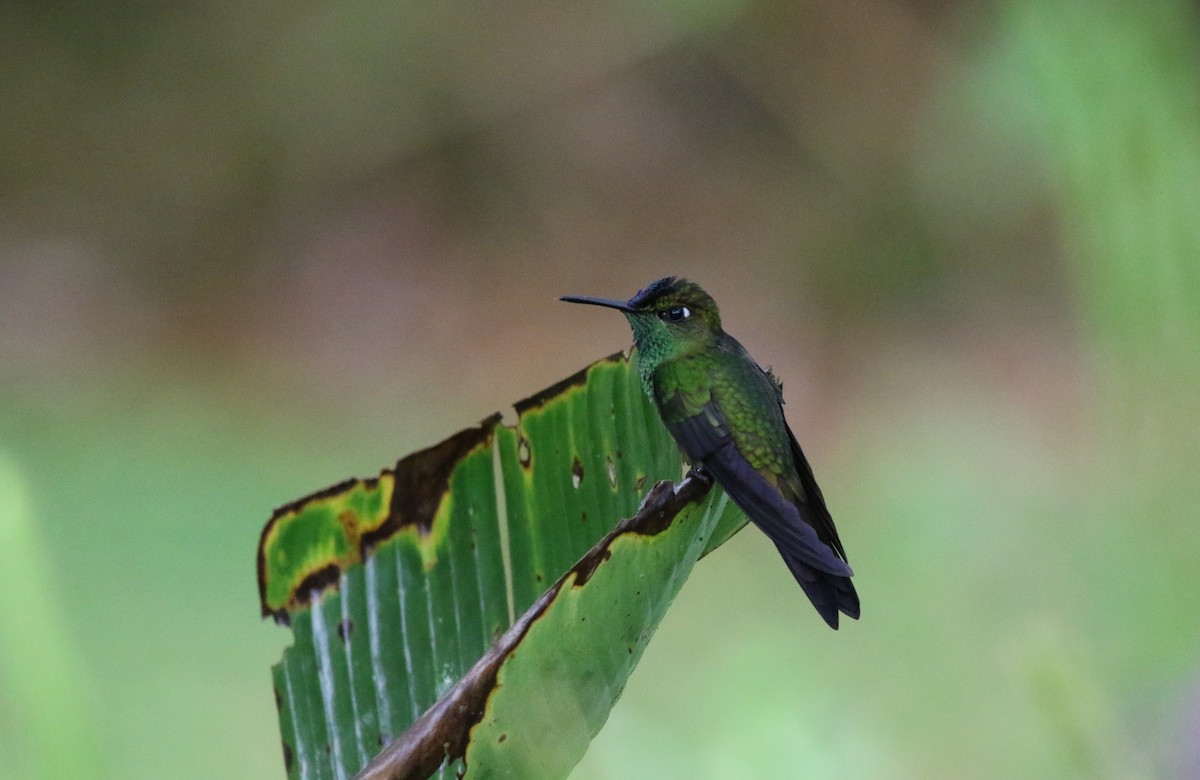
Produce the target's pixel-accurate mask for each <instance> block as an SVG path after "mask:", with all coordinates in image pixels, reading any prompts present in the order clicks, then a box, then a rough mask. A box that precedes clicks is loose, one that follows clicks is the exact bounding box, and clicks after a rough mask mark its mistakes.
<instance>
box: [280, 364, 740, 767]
mask: <svg viewBox="0 0 1200 780" xmlns="http://www.w3.org/2000/svg"><path fill="white" fill-rule="evenodd" d="M515 406H516V410H517V415H518V417H517V422H516V424H515V425H512V426H506V425H502V424H501V422H500V419H501V418H500V415H499V414H497V415H493V416H492V417H489V418H488V419H486V420H484V422H483V423H482V424H480V425H479V426H477V427H474V428H469V429H467V430H464V431H460V432H459V433H457V434H455V435H453V436H451V437H450V438H448V439H446V440H445V441H443V442H441V443H440V444H437V445H435V446H433V447H430V448H429V449H426V450H423V451H420V452H417V453H414V454H412V455H409V456H407V457H405V458H403V459H401V460H400V461H399V462H398V463H397V464H396V466H395V467H394V468H391V469H385V470H384V471H382V472H381V473H380V474H379V475H378V476H376V477H371V478H368V479H350V480H347V481H345V482H342V483H340V484H337V485H334V486H332V487H330V488H327V489H325V490H322V491H319V492H317V493H314V494H312V495H310V496H307V497H305V498H302V499H300V500H298V501H295V502H293V503H291V504H288V505H286V506H283V507H281V508H280V509H278V510H276V512H275V513H274V515H273V516H272V517H271V519H270V520H269V521H268V523H267V524H266V526H265V527H264V529H263V532H262V537H261V539H260V542H259V549H258V582H259V595H260V601H261V606H262V611H263V614H264V615H270V616H272V617H274V618H275V619H276V620H277V621H278V622H280V623H282V624H285V625H288V626H290V627H291V630H292V633H293V640H294V641H293V644H292V646H291V647H289V648H287V649H286V650H285V652H284V655H283V659H282V660H281V661H280V663H279V664H277V665H276V666H275V667H274V668H273V678H274V687H275V698H276V702H277V704H278V707H279V723H280V733H281V737H282V742H283V756H284V764H285V767H286V770H287V773H288V776H289V777H290V778H305V779H308V778H321V779H323V778H350V777H354V776H356V774H357V775H358V776H359V777H363V778H427V777H438V778H450V777H457V776H464V775H465V776H466V777H471V778H487V777H515V778H555V777H565V776H566V775H567V774H568V773H569V772H570V770H571V768H572V767H573V766H574V765H575V763H576V762H577V761H578V760H579V758H580V757H581V756H582V755H583V753H584V751H585V750H586V748H587V745H588V742H589V741H590V740H591V738H592V737H594V736H595V734H596V733H598V731H599V729H600V728H601V726H602V725H603V723H604V721H605V719H606V718H607V716H608V713H609V711H610V710H611V708H612V706H613V705H614V704H615V702H616V700H617V698H618V697H619V696H620V693H621V691H622V689H623V687H624V685H625V682H626V680H627V679H628V677H629V675H630V674H631V673H632V671H633V669H634V667H635V666H636V665H637V662H638V660H639V659H640V657H641V654H642V651H643V649H644V648H645V646H646V643H647V642H648V641H649V638H650V636H651V635H652V634H653V632H654V630H655V628H656V627H657V626H658V623H659V621H660V620H661V619H662V616H663V614H664V613H665V611H666V609H667V607H668V606H669V605H670V603H671V601H672V599H673V598H674V596H675V594H676V593H677V592H678V590H679V588H680V587H681V586H682V584H683V581H684V580H685V579H686V578H687V576H688V574H689V573H690V571H691V567H692V565H693V564H694V563H695V561H696V560H697V559H698V558H699V557H700V556H702V555H703V554H704V553H706V552H707V551H709V550H711V549H713V548H714V547H716V546H717V545H719V544H720V543H721V542H723V541H724V540H725V539H727V538H728V537H729V536H731V535H732V534H733V533H735V532H736V531H737V530H738V529H740V528H741V527H742V526H743V525H744V524H745V518H744V517H743V516H742V514H741V513H740V512H739V511H737V510H736V508H735V507H733V505H732V504H730V503H729V502H728V501H727V500H726V498H725V496H724V494H723V493H722V492H721V491H720V489H719V488H717V487H713V486H711V485H710V484H709V482H708V481H707V480H706V479H705V478H703V477H702V476H700V475H690V476H688V477H687V478H686V479H684V480H682V482H680V483H679V485H678V486H675V485H672V484H670V480H677V479H679V477H680V475H681V473H682V464H681V460H680V456H679V452H678V449H677V448H676V446H675V444H674V442H673V441H671V439H670V437H669V435H668V434H667V432H666V430H665V429H664V428H663V426H662V424H661V422H660V421H659V419H658V415H657V413H656V412H655V410H654V409H653V407H652V406H651V405H650V403H649V401H648V400H647V399H646V397H645V395H644V393H643V392H642V389H641V386H640V383H639V380H638V377H637V374H636V371H635V370H634V369H633V367H632V366H631V364H630V362H629V360H628V359H627V358H626V357H624V356H623V355H614V356H612V357H609V358H606V359H604V360H601V361H599V362H597V363H594V364H593V365H591V366H589V367H588V368H586V369H584V370H583V371H580V372H579V373H577V374H575V375H574V376H571V377H569V378H568V379H566V380H564V381H562V382H560V383H558V384H556V385H554V386H553V387H550V388H547V389H546V390H544V391H542V392H540V393H537V394H536V395H534V396H531V397H530V398H527V399H525V400H524V401H521V402H519V403H517V404H516V405H515ZM358 773H361V774H358Z"/></svg>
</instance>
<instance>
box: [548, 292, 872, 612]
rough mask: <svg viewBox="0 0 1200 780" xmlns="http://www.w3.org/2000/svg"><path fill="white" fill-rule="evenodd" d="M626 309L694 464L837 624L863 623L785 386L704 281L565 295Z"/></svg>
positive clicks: (651, 379) (671, 427)
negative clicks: (786, 403) (790, 419)
mask: <svg viewBox="0 0 1200 780" xmlns="http://www.w3.org/2000/svg"><path fill="white" fill-rule="evenodd" d="M560 300H563V301H567V302H569V303H588V304H592V305H595V306H606V307H608V308H611V309H617V310H618V311H620V312H622V313H623V314H624V315H625V318H626V319H627V320H629V325H630V327H631V328H632V329H633V341H634V346H635V348H636V355H637V358H636V360H637V367H638V373H639V375H640V376H641V379H642V387H643V388H644V389H645V391H646V394H647V395H648V396H649V397H650V400H651V401H653V403H654V406H655V408H657V409H658V414H659V416H660V417H661V418H662V421H663V423H664V424H665V425H666V426H667V430H668V431H670V433H671V436H672V437H673V438H674V439H675V441H676V442H677V443H678V444H679V447H680V449H682V450H683V454H684V456H685V457H686V458H687V460H688V462H689V463H691V464H692V466H693V467H699V468H703V469H704V470H705V471H707V472H708V473H709V474H710V475H711V476H712V477H713V479H715V480H716V482H717V484H719V485H720V486H721V487H722V488H724V489H725V492H726V493H727V494H728V495H729V497H730V498H731V499H733V501H734V503H736V504H737V505H738V506H739V507H740V508H741V509H742V511H743V512H745V513H746V516H747V517H749V518H750V519H751V520H753V521H754V523H755V525H757V526H758V527H759V528H760V529H761V530H762V531H763V532H764V533H765V534H766V535H767V537H768V538H770V540H771V541H772V542H774V543H775V547H776V548H777V549H778V550H779V554H780V555H781V556H783V560H784V561H785V562H786V563H787V566H788V569H790V570H791V572H792V576H793V577H795V578H796V581H797V582H798V583H800V587H801V588H803V589H804V593H805V595H807V596H808V598H809V600H810V601H811V602H812V603H813V606H814V607H816V609H817V612H818V613H820V615H821V617H822V618H824V619H825V622H826V623H828V624H829V626H830V627H831V628H834V629H836V628H837V627H838V613H839V612H842V613H845V614H846V615H847V616H849V617H852V618H855V619H857V618H858V616H859V605H858V594H857V593H856V592H855V590H854V585H853V584H852V583H851V582H850V577H851V576H853V572H852V571H851V570H850V566H849V565H848V564H847V562H846V551H845V549H844V548H843V547H842V542H841V540H840V539H838V534H837V529H836V528H834V525H833V518H832V517H831V516H830V514H829V510H828V509H827V508H826V507H825V499H824V498H823V497H822V496H821V489H820V488H819V487H817V481H816V479H815V478H814V477H813V473H812V469H811V468H810V467H809V465H808V461H807V460H806V459H805V457H804V452H803V451H802V450H801V449H800V445H799V444H798V443H797V442H796V437H795V435H793V434H792V431H791V429H790V428H788V424H787V421H786V420H785V419H784V416H783V388H782V385H781V384H780V383H779V381H778V380H777V379H776V378H775V376H774V374H772V373H771V371H770V370H769V369H763V368H762V367H760V366H759V365H758V363H756V362H755V361H754V358H752V357H751V356H750V353H749V352H747V351H746V348H745V347H743V346H742V345H741V344H740V343H738V341H737V339H735V338H734V337H733V336H730V335H729V334H728V333H726V332H725V331H724V330H723V329H722V328H721V315H720V313H719V312H718V311H717V304H716V302H715V301H713V299H712V297H711V296H710V295H709V294H708V293H707V292H705V291H704V289H703V288H701V287H700V285H698V284H695V283H693V282H689V281H687V280H686V279H679V278H676V277H673V276H668V277H665V278H663V279H659V280H658V281H656V282H652V283H651V284H650V285H648V286H647V287H646V288H644V289H642V290H640V291H639V292H638V293H637V295H634V296H633V297H632V298H630V299H629V300H627V301H616V300H610V299H607V298H590V297H583V296H564V297H563V298H561V299H560Z"/></svg>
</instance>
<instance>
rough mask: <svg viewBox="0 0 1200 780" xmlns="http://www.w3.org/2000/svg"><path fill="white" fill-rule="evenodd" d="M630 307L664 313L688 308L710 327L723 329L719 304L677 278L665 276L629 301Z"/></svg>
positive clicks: (641, 310) (698, 287)
mask: <svg viewBox="0 0 1200 780" xmlns="http://www.w3.org/2000/svg"><path fill="white" fill-rule="evenodd" d="M628 306H629V308H630V309H633V310H634V311H640V312H649V311H663V310H665V309H670V308H672V307H674V306H687V307H688V308H689V309H691V310H692V312H693V313H694V314H698V315H699V316H700V318H701V319H702V320H704V322H706V323H708V324H709V326H710V327H714V328H719V327H721V317H720V314H719V313H718V312H717V303H716V301H714V300H713V299H712V296H711V295H709V294H708V293H707V292H705V291H704V288H703V287H701V286H700V285H698V284H696V283H695V282H689V281H688V280H687V279H682V278H680V277H677V276H664V277H663V278H662V279H658V280H655V281H653V282H651V283H650V284H648V285H646V286H645V287H644V288H642V289H641V290H639V291H638V293H637V295H634V296H633V297H632V298H630V299H629V303H628Z"/></svg>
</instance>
